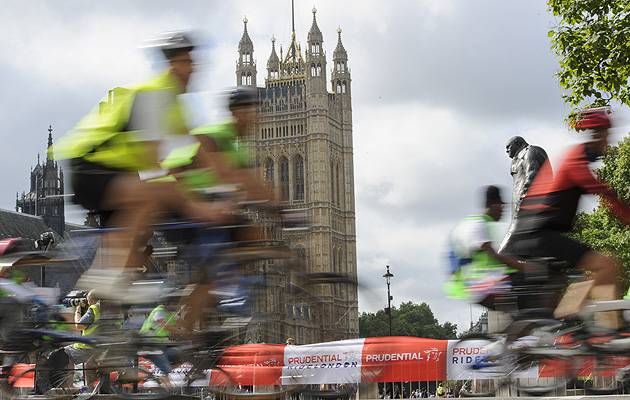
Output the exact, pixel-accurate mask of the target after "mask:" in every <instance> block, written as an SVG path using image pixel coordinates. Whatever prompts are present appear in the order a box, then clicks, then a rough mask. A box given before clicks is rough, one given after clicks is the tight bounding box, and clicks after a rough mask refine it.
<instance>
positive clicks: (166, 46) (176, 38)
mask: <svg viewBox="0 0 630 400" xmlns="http://www.w3.org/2000/svg"><path fill="white" fill-rule="evenodd" d="M152 47H157V48H159V49H160V50H161V51H162V54H164V57H166V58H167V59H169V60H170V59H171V58H173V57H175V56H176V55H177V54H179V53H181V52H184V51H192V50H194V49H195V44H194V42H193V40H192V38H191V35H190V33H189V32H185V31H174V32H165V33H163V34H161V35H160V37H159V38H157V39H155V40H154V44H153V46H152Z"/></svg>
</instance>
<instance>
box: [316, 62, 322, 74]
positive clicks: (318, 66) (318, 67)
mask: <svg viewBox="0 0 630 400" xmlns="http://www.w3.org/2000/svg"><path fill="white" fill-rule="evenodd" d="M321 75H322V64H320V63H318V64H317V76H321Z"/></svg>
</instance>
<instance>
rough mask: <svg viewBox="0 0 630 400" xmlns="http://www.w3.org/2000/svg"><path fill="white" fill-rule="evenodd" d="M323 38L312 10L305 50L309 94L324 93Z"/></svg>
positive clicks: (315, 11)
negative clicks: (311, 20) (311, 21)
mask: <svg viewBox="0 0 630 400" xmlns="http://www.w3.org/2000/svg"><path fill="white" fill-rule="evenodd" d="M323 43H324V37H323V35H322V32H321V31H320V30H319V26H317V10H316V9H315V8H313V23H312V25H311V29H310V30H309V32H308V40H307V49H306V76H307V90H308V92H309V94H325V93H326V54H325V53H324V47H323Z"/></svg>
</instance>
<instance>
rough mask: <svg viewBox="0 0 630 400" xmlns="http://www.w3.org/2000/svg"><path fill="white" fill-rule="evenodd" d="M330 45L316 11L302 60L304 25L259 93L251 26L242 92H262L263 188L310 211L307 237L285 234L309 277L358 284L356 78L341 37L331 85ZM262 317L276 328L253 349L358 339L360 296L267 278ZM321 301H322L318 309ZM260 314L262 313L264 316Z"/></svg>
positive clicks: (259, 154) (341, 288)
mask: <svg viewBox="0 0 630 400" xmlns="http://www.w3.org/2000/svg"><path fill="white" fill-rule="evenodd" d="M327 71H328V69H327V57H326V52H325V51H324V37H323V34H322V32H321V31H320V29H319V27H318V26H317V20H316V10H313V22H312V26H311V28H310V31H309V32H308V38H307V46H306V51H304V53H303V52H302V49H301V46H300V44H299V42H298V40H297V38H296V33H295V26H294V27H293V32H292V35H291V43H290V45H289V47H288V48H287V51H286V54H285V53H284V51H283V50H282V47H280V56H278V53H277V51H276V41H275V38H272V40H271V55H270V57H269V59H268V61H267V73H266V78H265V83H264V86H262V87H258V85H257V64H256V62H255V60H254V45H253V43H252V40H251V38H250V36H249V33H248V31H247V19H245V20H244V31H243V35H242V38H241V40H240V42H239V45H238V61H237V63H236V83H237V85H245V86H252V87H256V88H257V90H258V95H259V100H260V120H259V123H258V125H257V127H256V129H255V131H254V132H251V142H250V146H252V147H253V149H254V153H255V159H256V163H257V166H258V167H259V170H260V171H261V173H262V174H263V176H262V177H263V179H265V180H266V181H267V182H268V183H270V184H271V185H273V187H274V188H275V190H276V192H277V194H278V197H279V198H280V199H282V200H283V201H284V202H286V204H287V206H288V207H289V208H293V209H306V210H307V213H308V215H309V218H310V220H311V221H310V222H311V224H310V227H309V228H308V230H306V231H293V232H286V231H285V232H282V233H281V234H280V235H281V236H282V239H284V240H286V241H287V242H288V243H289V245H290V246H291V247H292V248H293V249H295V250H296V252H297V254H299V255H300V258H302V262H303V264H304V266H305V268H306V270H307V271H310V272H338V273H343V274H348V275H350V276H352V277H355V278H356V274H357V263H356V235H355V208H354V176H353V155H352V152H353V147H352V146H353V145H352V102H351V94H352V92H351V85H350V83H351V79H350V69H349V68H348V54H347V53H346V50H345V48H344V46H343V43H342V41H341V29H339V30H338V37H337V45H336V48H335V50H334V52H333V58H332V69H331V75H330V80H329V79H328V77H327ZM329 82H330V83H331V86H332V92H329V91H328V83H329ZM267 275H268V278H267V284H268V288H267V292H266V295H265V296H262V297H263V299H264V300H263V302H262V304H259V307H260V308H262V309H263V310H262V311H263V312H264V314H265V315H267V316H268V319H269V322H268V326H267V327H266V329H264V331H265V332H268V333H266V334H264V333H259V335H258V337H257V338H256V339H254V340H258V341H266V342H279V341H284V340H285V339H286V338H287V337H294V338H295V339H296V340H297V343H298V344H300V343H312V342H320V341H328V340H339V339H347V338H353V337H357V336H358V333H359V331H358V305H357V288H356V286H354V285H350V284H341V283H336V284H321V285H317V287H316V288H315V289H313V290H314V291H315V293H316V294H317V295H316V296H315V297H310V298H308V296H307V297H304V296H302V297H300V296H299V295H297V296H295V295H292V294H291V291H290V290H287V286H288V285H289V282H288V281H290V278H288V277H287V276H285V275H283V274H282V273H279V274H277V276H275V275H274V274H269V273H268V274H267ZM314 299H315V300H314ZM259 311H260V310H259Z"/></svg>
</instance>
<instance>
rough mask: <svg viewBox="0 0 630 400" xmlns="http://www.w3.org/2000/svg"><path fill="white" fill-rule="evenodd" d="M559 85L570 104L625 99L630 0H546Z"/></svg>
mask: <svg viewBox="0 0 630 400" xmlns="http://www.w3.org/2000/svg"><path fill="white" fill-rule="evenodd" d="M548 5H549V9H550V11H551V12H552V13H553V14H554V15H555V16H556V17H558V20H559V23H558V25H557V26H556V27H555V28H553V29H552V30H551V31H550V32H549V36H550V37H551V38H552V47H553V50H554V51H555V52H556V54H557V55H558V57H559V62H560V71H559V73H558V77H559V79H560V86H562V87H563V88H564V89H566V90H567V93H566V94H565V95H564V99H565V101H566V102H567V103H569V104H571V105H573V106H576V107H577V106H580V105H585V103H586V104H589V105H598V106H603V105H609V104H610V102H611V101H619V102H621V103H624V104H626V105H628V104H630V86H629V84H628V82H629V79H630V1H628V0H579V1H577V0H549V1H548Z"/></svg>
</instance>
